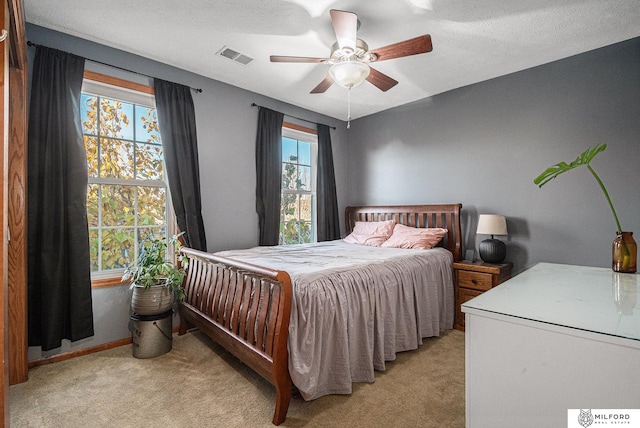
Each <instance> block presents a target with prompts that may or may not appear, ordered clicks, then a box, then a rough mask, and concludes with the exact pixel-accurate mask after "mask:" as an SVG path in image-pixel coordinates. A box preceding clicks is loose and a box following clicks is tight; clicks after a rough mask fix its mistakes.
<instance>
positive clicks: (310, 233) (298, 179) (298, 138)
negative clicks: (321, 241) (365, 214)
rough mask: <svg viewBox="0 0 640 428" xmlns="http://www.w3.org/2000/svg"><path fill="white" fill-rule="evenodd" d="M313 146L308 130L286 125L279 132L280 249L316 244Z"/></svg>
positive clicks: (315, 140) (314, 140)
mask: <svg viewBox="0 0 640 428" xmlns="http://www.w3.org/2000/svg"><path fill="white" fill-rule="evenodd" d="M292 126H293V127H295V128H293V127H292ZM317 143H318V136H317V134H316V132H315V131H314V130H312V129H307V128H303V127H299V126H295V125H290V124H286V123H285V126H284V127H283V128H282V199H281V207H280V244H282V245H287V244H301V243H308V242H315V241H316V157H317V147H318V144H317Z"/></svg>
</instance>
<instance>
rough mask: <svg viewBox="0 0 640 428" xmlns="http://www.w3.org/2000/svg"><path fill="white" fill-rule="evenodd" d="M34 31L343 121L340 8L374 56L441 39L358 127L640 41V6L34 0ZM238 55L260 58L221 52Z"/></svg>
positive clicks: (373, 97) (632, 2)
mask: <svg viewBox="0 0 640 428" xmlns="http://www.w3.org/2000/svg"><path fill="white" fill-rule="evenodd" d="M24 7H25V15H26V20H27V22H29V23H32V24H36V25H39V26H42V27H46V28H51V29H54V30H57V31H60V32H63V33H68V34H71V35H74V36H77V37H81V38H84V39H88V40H91V41H94V42H97V43H101V44H104V45H108V46H112V47H114V48H118V49H122V50H124V51H128V52H131V53H134V54H137V55H141V56H144V57H147V58H150V59H153V60H156V61H160V62H163V63H166V64H170V65H173V66H176V67H179V68H181V69H185V70H189V71H191V72H194V73H197V74H200V75H203V76H207V77H210V78H212V79H215V80H219V81H222V82H225V83H228V84H231V85H234V86H238V87H240V88H244V89H247V90H250V91H253V92H256V93H259V94H263V95H266V96H269V97H272V98H275V99H278V100H282V101H284V102H287V103H291V104H294V105H297V106H300V107H303V108H306V109H309V110H313V111H316V112H319V113H323V114H326V115H328V116H332V117H335V118H338V119H343V120H344V119H346V112H347V101H346V100H347V90H346V89H344V88H341V87H339V86H337V85H333V86H332V87H330V88H329V89H328V90H327V91H326V92H325V93H324V94H314V95H312V94H309V91H310V90H311V89H313V88H314V87H315V86H316V85H317V84H318V83H319V82H320V81H321V80H322V79H323V78H324V77H325V76H326V73H327V71H328V67H329V66H328V65H325V64H290V63H285V64H283V63H271V62H269V55H272V54H277V55H294V56H311V57H327V56H329V54H330V51H331V45H332V44H333V43H334V42H335V35H334V33H333V28H332V25H331V20H330V17H329V9H340V10H347V11H351V12H355V13H356V14H357V15H358V19H359V20H360V23H361V26H360V29H359V31H358V37H359V38H361V39H363V40H364V41H366V42H367V44H368V45H369V47H370V48H371V49H374V48H378V47H382V46H386V45H389V44H392V43H396V42H400V41H403V40H406V39H409V38H413V37H416V36H419V35H423V34H430V35H431V38H432V41H433V51H432V52H430V53H427V54H421V55H416V56H411V57H405V58H398V59H393V60H388V61H384V62H380V63H377V64H375V68H376V69H377V70H379V71H381V72H383V73H385V74H387V75H389V76H391V77H393V78H394V79H396V80H398V81H399V82H400V83H399V84H398V85H397V86H395V87H394V88H392V89H391V90H389V91H388V92H381V91H380V90H379V89H377V88H376V87H374V86H373V85H371V84H369V83H368V82H365V83H363V84H362V85H361V86H359V87H356V88H354V89H353V90H352V92H351V110H352V117H353V118H354V119H355V118H358V117H363V116H366V115H369V114H373V113H376V112H379V111H382V110H386V109H388V108H391V107H395V106H398V105H402V104H406V103H409V102H412V101H416V100H419V99H422V98H425V97H429V96H432V95H435V94H438V93H442V92H446V91H449V90H451V89H455V88H459V87H462V86H466V85H470V84H473V83H477V82H480V81H484V80H487V79H491V78H494V77H498V76H502V75H505V74H509V73H513V72H515V71H519V70H522V69H526V68H530V67H534V66H537V65H540V64H544V63H548V62H551V61H555V60H557V59H561V58H565V57H568V56H571V55H575V54H579V53H581V52H585V51H589V50H593V49H596V48H599V47H602V46H606V45H610V44H613V43H616V42H620V41H623V40H628V39H631V38H633V37H637V36H640V5H639V0H485V1H469V0H394V1H389V0H368V1H362V0H361V1H356V0H351V1H348V0H344V1H343V0H335V1H331V0H258V1H256V0H233V1H230V0H189V1H176V0H136V1H131V0H109V1H105V0H100V1H97V0H47V1H43V0H24ZM225 46H226V47H228V48H231V49H233V50H235V51H237V52H240V53H242V54H244V55H247V56H249V57H251V58H253V59H254V60H253V61H252V62H251V63H250V64H248V65H241V64H238V63H236V62H234V61H231V60H229V59H227V58H224V57H221V56H219V55H216V54H217V52H219V51H220V50H221V49H222V48H223V47H225Z"/></svg>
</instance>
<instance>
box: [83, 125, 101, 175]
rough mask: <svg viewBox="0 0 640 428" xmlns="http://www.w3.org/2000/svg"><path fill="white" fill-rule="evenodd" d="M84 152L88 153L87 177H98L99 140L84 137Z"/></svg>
mask: <svg viewBox="0 0 640 428" xmlns="http://www.w3.org/2000/svg"><path fill="white" fill-rule="evenodd" d="M84 150H85V151H86V152H87V175H88V176H89V177H97V176H98V139H97V138H96V137H90V136H88V135H85V136H84Z"/></svg>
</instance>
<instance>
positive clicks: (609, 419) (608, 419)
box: [567, 409, 640, 428]
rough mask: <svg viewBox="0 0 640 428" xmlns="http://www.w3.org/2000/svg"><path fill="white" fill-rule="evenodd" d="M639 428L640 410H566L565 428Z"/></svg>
mask: <svg viewBox="0 0 640 428" xmlns="http://www.w3.org/2000/svg"><path fill="white" fill-rule="evenodd" d="M610 426H615V427H619V426H624V427H634V428H640V409H568V410H567V428H580V427H582V428H589V427H591V428H594V427H596V428H598V427H610Z"/></svg>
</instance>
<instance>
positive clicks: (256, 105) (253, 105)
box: [251, 103, 336, 129]
mask: <svg viewBox="0 0 640 428" xmlns="http://www.w3.org/2000/svg"><path fill="white" fill-rule="evenodd" d="M251 107H264V106H261V105H258V104H256V103H251ZM264 108H268V107H264ZM283 114H284V115H285V116H289V117H292V118H294V119H298V120H302V121H304V122H308V123H314V124H316V125H324V124H323V123H316V122H313V121H311V120H308V119H303V118H301V117H296V116H292V115H290V114H286V113H283ZM325 126H329V125H325ZM329 128H331V129H336V127H335V126H329Z"/></svg>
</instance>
